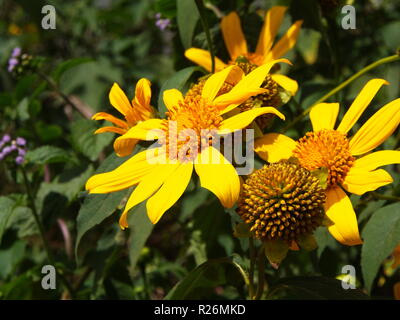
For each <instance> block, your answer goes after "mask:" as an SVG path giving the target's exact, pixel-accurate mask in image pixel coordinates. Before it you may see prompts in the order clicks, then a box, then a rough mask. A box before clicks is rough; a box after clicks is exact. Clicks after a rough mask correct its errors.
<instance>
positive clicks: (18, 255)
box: [0, 240, 26, 292]
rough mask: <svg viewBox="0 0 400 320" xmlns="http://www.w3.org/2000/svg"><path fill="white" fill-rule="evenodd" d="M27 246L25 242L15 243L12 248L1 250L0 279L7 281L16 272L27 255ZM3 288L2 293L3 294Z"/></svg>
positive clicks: (0, 289)
mask: <svg viewBox="0 0 400 320" xmlns="http://www.w3.org/2000/svg"><path fill="white" fill-rule="evenodd" d="M25 247H26V244H25V242H24V241H21V240H19V241H15V242H14V243H13V244H12V245H11V246H10V247H8V248H6V249H1V250H0V278H1V279H5V278H6V277H8V276H9V275H11V274H12V272H13V271H14V270H15V268H16V266H17V265H18V264H19V263H20V262H21V261H22V259H23V258H24V254H25ZM3 290H4V289H3V287H1V288H0V292H3Z"/></svg>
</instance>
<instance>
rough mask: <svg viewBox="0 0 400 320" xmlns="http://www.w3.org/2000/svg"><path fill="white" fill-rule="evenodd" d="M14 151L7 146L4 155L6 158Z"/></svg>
mask: <svg viewBox="0 0 400 320" xmlns="http://www.w3.org/2000/svg"><path fill="white" fill-rule="evenodd" d="M11 151H12V149H11V147H10V146H7V147H5V148H4V149H3V155H4V156H6V155H8V154H9V153H10V152H11Z"/></svg>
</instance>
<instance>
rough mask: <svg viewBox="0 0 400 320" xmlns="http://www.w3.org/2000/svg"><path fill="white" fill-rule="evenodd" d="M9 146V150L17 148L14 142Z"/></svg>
mask: <svg viewBox="0 0 400 320" xmlns="http://www.w3.org/2000/svg"><path fill="white" fill-rule="evenodd" d="M9 148H10V152H12V151H15V150H17V146H16V145H15V143H13V144H12V145H11V146H10V147H9ZM4 149H5V148H4Z"/></svg>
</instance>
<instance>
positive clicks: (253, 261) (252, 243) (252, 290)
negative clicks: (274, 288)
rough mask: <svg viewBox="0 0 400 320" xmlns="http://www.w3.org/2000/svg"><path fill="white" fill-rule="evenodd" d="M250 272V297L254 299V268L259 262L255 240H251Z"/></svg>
mask: <svg viewBox="0 0 400 320" xmlns="http://www.w3.org/2000/svg"><path fill="white" fill-rule="evenodd" d="M249 250H250V270H249V296H250V299H253V298H254V266H255V263H256V260H257V257H256V252H255V248H254V240H253V238H249Z"/></svg>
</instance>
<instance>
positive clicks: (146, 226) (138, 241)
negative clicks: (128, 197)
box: [128, 203, 154, 271]
mask: <svg viewBox="0 0 400 320" xmlns="http://www.w3.org/2000/svg"><path fill="white" fill-rule="evenodd" d="M128 224H129V230H130V239H129V261H130V268H131V271H132V270H133V269H134V268H135V266H136V263H137V262H138V260H139V256H140V254H141V252H142V249H143V247H144V245H145V244H146V241H147V239H148V237H149V236H150V234H151V232H152V231H153V228H154V225H153V224H152V223H151V221H150V220H149V218H148V216H147V211H146V205H145V203H141V204H140V205H138V206H136V207H135V208H133V209H132V210H131V211H130V212H129V216H128Z"/></svg>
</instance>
